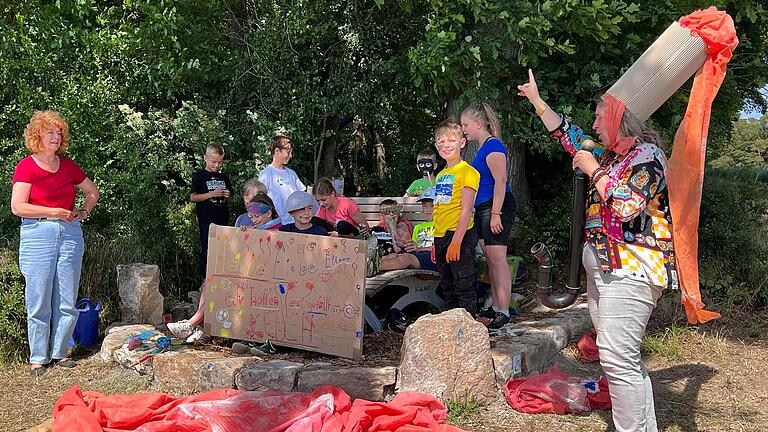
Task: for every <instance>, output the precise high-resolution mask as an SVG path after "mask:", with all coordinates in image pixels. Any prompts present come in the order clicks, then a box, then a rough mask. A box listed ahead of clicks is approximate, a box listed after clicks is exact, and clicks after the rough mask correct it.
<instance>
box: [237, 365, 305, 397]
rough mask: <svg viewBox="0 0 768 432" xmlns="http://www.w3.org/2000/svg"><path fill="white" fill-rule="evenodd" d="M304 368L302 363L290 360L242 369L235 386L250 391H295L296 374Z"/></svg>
mask: <svg viewBox="0 0 768 432" xmlns="http://www.w3.org/2000/svg"><path fill="white" fill-rule="evenodd" d="M302 367H304V365H303V364H302V363H296V362H292V361H288V360H269V361H266V362H264V363H259V364H257V365H254V366H247V367H244V368H243V369H241V370H240V372H239V373H238V374H237V375H236V376H235V385H236V386H237V388H238V389H240V390H248V391H266V390H279V391H284V392H290V391H294V390H295V388H296V374H297V373H298V372H299V369H301V368H302Z"/></svg>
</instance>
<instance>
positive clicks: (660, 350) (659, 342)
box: [640, 324, 696, 361]
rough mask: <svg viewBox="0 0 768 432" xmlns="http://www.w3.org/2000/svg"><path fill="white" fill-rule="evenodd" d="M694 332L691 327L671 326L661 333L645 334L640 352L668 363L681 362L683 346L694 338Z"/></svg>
mask: <svg viewBox="0 0 768 432" xmlns="http://www.w3.org/2000/svg"><path fill="white" fill-rule="evenodd" d="M695 335H696V331H695V330H694V329H693V328H692V327H679V326H677V325H674V324H673V325H672V327H669V328H666V329H664V330H662V331H659V332H655V333H650V334H648V333H646V335H645V337H643V342H642V343H641V345H640V350H641V352H642V353H643V354H645V355H658V356H662V357H664V358H666V359H667V360H669V361H681V360H683V359H684V358H685V356H684V354H683V352H684V350H685V346H686V345H687V344H689V343H690V340H691V338H693V337H695Z"/></svg>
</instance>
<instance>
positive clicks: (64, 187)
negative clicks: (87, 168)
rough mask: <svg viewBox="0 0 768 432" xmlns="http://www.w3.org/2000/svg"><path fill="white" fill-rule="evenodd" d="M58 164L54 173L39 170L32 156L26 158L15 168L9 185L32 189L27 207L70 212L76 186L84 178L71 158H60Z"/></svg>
mask: <svg viewBox="0 0 768 432" xmlns="http://www.w3.org/2000/svg"><path fill="white" fill-rule="evenodd" d="M59 162H60V163H59V170H58V171H56V172H55V173H53V172H50V171H46V170H44V169H42V168H40V166H38V165H37V162H35V159H34V158H33V157H32V156H31V155H30V156H27V157H25V158H24V159H22V160H21V161H19V163H18V165H16V169H15V170H14V171H13V179H12V180H11V184H15V183H17V182H21V183H29V184H31V185H32V189H30V191H29V200H28V201H27V202H28V203H30V204H34V205H39V206H43V207H49V208H63V209H67V210H72V209H74V208H75V196H76V195H77V189H76V188H75V185H79V184H80V183H82V182H83V181H84V180H85V178H86V175H85V173H84V172H83V170H81V169H80V167H79V166H77V164H76V163H75V161H73V160H72V159H70V158H67V157H64V156H59Z"/></svg>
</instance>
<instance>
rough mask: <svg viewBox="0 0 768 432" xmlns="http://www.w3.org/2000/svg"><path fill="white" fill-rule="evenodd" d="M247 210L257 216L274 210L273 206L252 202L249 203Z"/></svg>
mask: <svg viewBox="0 0 768 432" xmlns="http://www.w3.org/2000/svg"><path fill="white" fill-rule="evenodd" d="M245 208H246V209H247V210H248V213H254V214H257V215H262V214H264V213H266V212H268V211H271V210H272V206H270V205H268V204H264V203H260V202H252V203H248V205H247V206H245Z"/></svg>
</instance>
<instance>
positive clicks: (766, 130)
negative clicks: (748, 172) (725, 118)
mask: <svg viewBox="0 0 768 432" xmlns="http://www.w3.org/2000/svg"><path fill="white" fill-rule="evenodd" d="M766 165H768V115H763V116H762V117H761V118H759V119H740V120H739V121H737V122H736V124H735V125H734V128H733V132H732V133H731V139H730V142H729V143H728V145H727V146H725V148H723V151H722V154H721V156H720V157H718V158H717V159H715V160H713V161H712V166H714V167H717V168H721V167H733V166H751V167H763V166H766Z"/></svg>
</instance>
